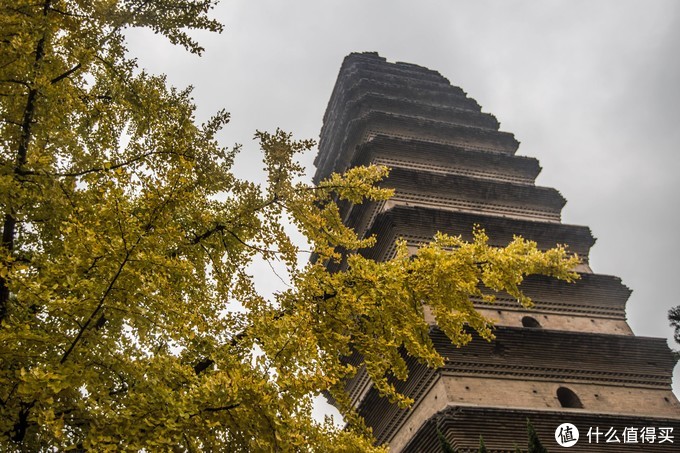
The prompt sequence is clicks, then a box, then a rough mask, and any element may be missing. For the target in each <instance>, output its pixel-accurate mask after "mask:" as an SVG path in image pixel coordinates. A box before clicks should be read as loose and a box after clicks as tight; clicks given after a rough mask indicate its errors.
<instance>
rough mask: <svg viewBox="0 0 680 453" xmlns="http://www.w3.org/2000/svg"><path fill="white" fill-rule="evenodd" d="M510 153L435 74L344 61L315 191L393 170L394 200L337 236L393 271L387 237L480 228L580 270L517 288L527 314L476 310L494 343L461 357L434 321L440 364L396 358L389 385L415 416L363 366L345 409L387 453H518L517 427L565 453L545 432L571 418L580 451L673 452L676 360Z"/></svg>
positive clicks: (503, 136) (355, 211) (507, 302)
mask: <svg viewBox="0 0 680 453" xmlns="http://www.w3.org/2000/svg"><path fill="white" fill-rule="evenodd" d="M518 146H519V143H518V142H517V140H515V138H514V136H513V135H512V134H509V133H507V132H502V131H499V123H498V121H497V120H496V118H494V117H493V116H492V115H490V114H487V113H484V112H482V111H481V107H480V106H479V104H478V103H477V102H476V101H475V100H473V99H471V98H469V97H468V96H467V95H466V93H465V92H464V91H463V90H461V89H460V88H458V87H454V86H451V84H450V83H449V81H448V80H447V79H445V78H444V77H442V76H441V75H440V74H439V73H437V72H435V71H431V70H429V69H426V68H423V67H420V66H416V65H412V64H407V63H388V62H387V61H386V60H385V59H384V58H381V57H380V56H378V55H377V54H374V53H365V54H351V55H349V56H348V57H346V58H345V61H344V62H343V64H342V67H341V69H340V74H339V76H338V80H337V82H336V85H335V88H334V90H333V94H332V96H331V100H330V102H329V105H328V109H327V111H326V114H325V116H324V125H323V128H322V130H321V139H320V146H319V154H318V156H317V158H316V160H315V165H316V167H317V172H316V175H315V181H317V182H318V181H320V180H322V179H323V178H325V177H327V176H329V175H330V174H331V173H333V172H343V171H345V170H347V169H348V168H350V167H353V166H357V165H369V164H378V165H387V166H389V167H390V168H391V169H392V170H391V172H390V177H389V178H388V179H387V180H386V181H384V182H383V184H384V186H386V187H391V188H393V189H395V196H394V197H393V198H392V199H390V200H388V201H387V202H381V203H368V204H362V205H356V206H355V205H351V204H343V205H342V206H341V212H342V214H343V218H344V221H345V223H346V224H347V225H349V226H352V227H353V228H355V229H356V230H357V231H358V232H359V234H361V235H375V236H376V237H377V244H376V245H375V246H374V247H373V248H371V249H370V250H366V251H364V252H363V253H365V255H366V256H368V257H370V258H373V259H376V260H388V259H390V258H392V257H393V256H394V253H395V244H396V241H397V240H400V239H402V240H405V241H406V242H407V244H408V246H409V247H411V248H412V249H413V250H415V249H416V248H417V247H418V246H420V245H422V244H424V243H426V242H428V241H430V240H432V238H433V236H434V235H435V234H436V233H437V232H444V233H448V234H452V235H462V236H463V238H466V239H471V238H472V230H473V227H474V226H475V225H479V226H481V227H483V228H484V229H485V231H486V233H487V235H488V236H489V240H490V243H491V244H493V245H497V246H504V245H506V244H508V243H509V242H510V241H511V240H512V238H513V236H515V235H520V236H523V237H524V238H526V239H530V240H533V241H535V242H536V243H537V244H538V247H539V248H541V249H549V248H552V247H554V246H556V245H558V244H566V245H568V246H569V250H570V251H571V252H574V253H577V254H578V255H579V257H580V258H581V260H582V263H581V264H580V265H579V266H578V268H577V269H576V270H577V271H578V272H579V273H580V276H581V278H580V279H579V280H578V281H577V282H576V283H573V284H567V283H564V282H560V281H557V280H555V279H551V278H547V277H539V276H534V277H531V278H528V279H526V281H525V282H524V283H523V286H522V287H523V290H524V291H525V293H526V294H527V295H528V296H530V297H531V298H532V300H533V301H534V303H535V306H534V307H533V308H532V309H525V308H523V307H521V306H520V305H518V304H517V302H516V301H515V300H514V299H513V298H512V297H510V296H509V295H507V294H505V295H504V294H499V295H497V299H496V302H495V303H494V304H488V303H484V302H482V301H481V300H480V301H473V302H475V305H476V307H477V308H478V310H479V311H480V312H482V313H483V314H484V315H485V316H487V317H488V318H492V319H494V320H495V322H496V326H497V328H496V331H495V336H496V339H495V340H494V341H492V342H487V341H484V340H481V339H479V338H474V339H473V341H472V342H471V343H470V344H469V345H467V346H465V347H463V348H456V347H454V346H453V345H452V344H451V342H450V341H449V340H448V339H447V338H446V336H445V335H444V334H443V333H441V331H439V329H437V327H436V325H435V323H434V320H431V325H432V327H431V337H432V340H433V342H434V344H435V347H436V349H437V350H438V352H439V353H440V354H441V355H442V356H443V357H444V358H445V360H446V364H445V366H444V367H442V368H440V369H438V370H433V369H429V368H426V367H424V366H422V365H420V364H418V363H417V362H416V361H415V360H413V359H411V358H409V357H406V361H407V363H408V364H409V368H410V376H409V379H408V380H407V381H405V382H400V381H397V382H395V386H396V387H397V389H398V390H399V391H400V392H402V393H404V394H406V395H408V396H409V397H411V398H413V399H414V401H415V403H414V404H413V406H412V407H411V408H409V409H405V410H404V409H399V408H398V407H397V406H396V405H393V404H390V403H389V402H388V401H387V400H386V399H384V398H381V397H380V396H379V395H378V393H377V391H376V390H375V389H374V388H373V385H372V383H371V381H370V379H368V377H367V375H366V372H365V370H363V369H360V370H359V372H358V373H357V375H356V376H355V377H354V378H353V379H352V380H350V381H349V382H348V383H347V391H348V392H349V394H350V397H351V400H352V402H353V404H354V405H355V407H356V408H357V410H358V411H359V413H361V414H362V415H363V416H364V418H365V420H366V422H367V424H368V426H371V427H372V429H373V433H374V435H375V437H376V440H377V443H378V444H387V445H389V447H390V450H391V451H395V452H401V451H404V452H439V451H441V448H442V447H441V440H440V437H441V436H444V438H445V439H447V441H448V443H449V444H450V445H451V446H453V447H454V448H456V449H457V451H459V452H466V451H477V448H478V445H479V438H480V436H482V437H483V438H484V441H485V444H486V446H487V449H488V450H489V451H495V452H506V451H507V452H514V451H515V445H518V446H520V448H521V447H524V446H525V445H526V442H527V441H526V424H527V420H530V421H531V423H532V424H533V426H534V427H535V428H536V431H537V433H538V435H539V437H540V439H541V441H542V443H543V444H544V446H546V447H547V448H548V449H558V448H561V447H559V446H558V444H557V443H556V440H555V437H554V435H555V430H556V428H557V427H558V426H559V425H560V424H562V423H565V422H568V423H572V424H574V425H575V426H577V428H578V430H579V431H580V439H579V441H578V444H577V449H576V451H592V452H599V451H603V452H605V451H606V452H618V451H621V452H624V451H625V452H634V451H640V452H642V451H644V452H647V451H659V452H665V451H679V447H680V445H678V444H680V403H679V402H678V400H677V398H676V397H675V395H674V394H673V392H672V391H671V377H672V370H673V367H674V365H675V358H674V356H673V354H672V352H671V351H670V349H669V348H668V346H667V345H666V342H665V340H663V339H656V338H644V337H637V336H635V335H633V333H632V331H631V329H630V327H629V326H628V323H627V322H626V315H625V305H626V301H627V299H628V297H629V295H630V290H629V289H628V288H626V287H625V286H624V285H623V284H622V283H621V281H620V279H618V278H617V277H613V276H608V275H601V274H596V273H593V271H592V269H591V268H590V265H589V262H588V254H589V252H590V248H591V247H592V246H593V245H594V243H595V239H594V238H593V236H592V233H591V231H590V229H589V228H587V227H584V226H578V225H569V224H563V223H561V217H560V216H561V210H562V207H563V206H564V204H565V202H566V201H565V200H564V198H563V197H562V196H561V195H560V194H559V192H558V191H556V190H555V189H552V188H546V187H540V186H536V185H535V183H534V181H535V178H536V176H537V175H538V173H539V172H540V166H539V164H538V161H537V160H536V159H533V158H530V157H524V156H516V155H515V152H516V150H517V147H518ZM426 312H427V310H426ZM347 360H348V361H349V362H356V363H357V364H358V363H359V362H360V358H359V357H349V358H347ZM652 429H653V430H654V433H655V436H656V437H654V439H652V436H651V433H652ZM612 430H613V431H614V433H615V435H614V437H612V436H611V435H612V432H611V431H612ZM598 433H599V434H598ZM607 433H609V437H607V435H606V434H607ZM659 434H662V436H659ZM624 436H625V437H624ZM676 436H677V440H676V439H675V437H676ZM616 438H618V439H619V442H618V443H617V442H616V440H615V439H616Z"/></svg>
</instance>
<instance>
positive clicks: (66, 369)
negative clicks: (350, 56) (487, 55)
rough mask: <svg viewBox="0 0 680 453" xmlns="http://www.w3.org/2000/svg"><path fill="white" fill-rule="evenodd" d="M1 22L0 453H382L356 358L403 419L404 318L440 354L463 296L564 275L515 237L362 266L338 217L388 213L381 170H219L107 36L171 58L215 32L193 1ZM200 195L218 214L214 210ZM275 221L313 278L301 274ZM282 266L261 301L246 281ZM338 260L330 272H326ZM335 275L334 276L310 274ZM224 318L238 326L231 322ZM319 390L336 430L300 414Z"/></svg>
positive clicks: (155, 81)
mask: <svg viewBox="0 0 680 453" xmlns="http://www.w3.org/2000/svg"><path fill="white" fill-rule="evenodd" d="M10 3H11V7H9V6H8V4H7V2H6V1H5V3H4V4H3V7H2V8H1V9H0V35H1V37H2V39H0V92H1V93H0V94H1V96H0V115H2V122H0V140H1V142H0V143H1V144H0V209H1V211H2V215H3V238H4V239H3V242H2V244H1V247H2V250H0V446H1V449H2V450H25V451H40V450H42V451H48V450H49V451H52V450H64V451H68V450H75V449H82V448H84V449H88V450H93V451H114V450H116V451H117V450H129V451H136V450H142V449H144V450H146V451H168V450H170V449H176V450H179V451H197V450H204V451H249V452H250V451H273V450H280V451H324V452H326V451H330V452H333V451H336V452H352V451H362V452H363V451H383V450H382V449H381V448H379V447H374V446H372V440H371V438H370V435H369V433H368V431H367V430H366V429H365V428H364V427H363V424H362V422H361V420H360V419H359V418H358V417H357V415H356V414H354V413H352V411H351V408H350V407H349V405H348V402H347V397H346V395H344V394H343V382H344V380H346V379H347V378H348V377H350V376H351V375H352V374H353V373H355V372H356V367H353V366H349V365H347V364H346V363H345V362H344V361H343V359H342V358H343V357H344V356H347V355H349V354H351V353H359V354H361V356H362V357H363V363H364V364H365V365H366V368H367V370H368V372H369V374H370V376H371V378H372V379H373V381H374V383H375V385H376V387H377V388H378V389H379V390H380V391H381V393H383V394H384V395H385V396H387V397H389V398H390V399H391V400H393V401H395V402H398V403H399V404H401V405H403V406H405V405H408V404H409V400H408V398H406V397H404V396H403V395H399V394H398V393H397V392H395V390H394V387H393V385H392V384H391V382H392V381H391V380H390V379H388V376H394V377H396V378H398V379H404V378H406V376H407V373H408V370H407V367H406V365H405V362H404V359H403V356H402V351H405V353H406V354H410V355H412V356H414V357H417V358H418V359H419V360H420V361H422V362H424V363H427V364H428V365H430V366H440V365H441V364H442V358H441V357H440V356H439V355H438V354H437V352H436V351H435V350H434V348H433V347H432V343H431V341H430V338H429V336H428V325H427V323H426V322H425V319H424V311H423V310H424V309H423V306H424V305H423V304H428V305H429V306H430V307H431V308H432V310H433V313H434V315H435V317H436V319H437V322H438V324H439V326H440V327H441V328H442V329H443V330H444V331H445V332H446V334H447V335H448V336H449V337H450V338H451V340H452V342H453V343H454V344H457V345H464V344H465V343H466V342H468V341H469V340H470V336H469V334H468V333H467V331H466V330H464V327H467V326H469V327H471V328H472V329H474V330H476V331H477V332H479V333H480V334H481V335H482V336H483V337H485V338H491V337H492V330H491V325H490V323H489V321H488V320H486V319H484V318H483V317H482V316H481V315H479V313H477V312H476V311H475V309H474V307H473V305H472V303H471V302H470V297H473V296H474V297H487V296H484V295H482V294H481V292H480V290H479V288H480V284H482V285H484V286H485V287H487V288H490V289H493V290H497V291H507V292H509V293H510V294H512V295H513V296H515V297H517V299H518V300H519V302H520V303H523V304H525V305H527V304H529V301H528V299H526V297H524V296H523V295H522V293H521V291H520V290H519V285H520V283H521V281H522V278H523V276H525V275H528V274H532V273H541V274H548V275H553V276H555V277H558V278H564V279H571V278H573V277H574V274H573V273H571V272H570V269H571V268H572V266H573V265H574V264H575V262H576V259H575V258H568V257H567V255H566V253H565V251H564V250H563V249H559V248H558V249H555V250H551V251H548V252H545V253H544V252H540V251H538V250H537V249H536V245H535V244H533V243H531V242H527V241H524V240H522V239H520V238H517V239H515V241H513V242H512V243H511V244H510V245H508V247H506V248H505V249H496V248H493V247H490V246H489V245H488V243H487V238H486V236H485V235H484V233H483V232H482V231H481V230H478V231H477V232H476V233H475V239H474V241H473V242H472V243H465V242H464V241H462V240H460V238H454V237H448V236H444V235H439V236H437V237H436V238H434V241H433V242H432V243H431V244H429V245H426V246H424V247H422V248H421V249H420V250H419V251H418V252H417V253H416V254H415V256H413V257H410V256H409V254H408V252H407V248H406V245H405V244H403V243H402V244H400V245H399V247H398V251H397V255H396V257H395V258H394V259H393V260H391V261H387V262H382V263H378V262H374V261H372V260H369V259H366V258H364V257H363V256H362V255H360V254H359V253H357V252H358V251H359V250H360V249H362V248H365V247H370V246H371V245H372V244H373V243H374V238H371V237H368V238H360V237H357V235H356V234H355V233H354V232H353V231H352V230H351V229H349V228H347V227H345V226H344V225H343V223H342V220H341V218H340V214H339V209H338V205H337V204H336V201H337V200H343V201H345V202H348V203H361V202H364V201H367V200H385V199H386V198H388V197H389V196H390V195H391V191H389V190H386V189H383V188H378V187H376V185H375V184H376V183H377V182H378V181H380V180H381V179H383V178H385V177H386V176H387V169H386V168H384V167H358V168H354V169H352V170H349V171H348V172H347V173H345V174H344V175H332V176H330V177H329V178H328V179H327V180H325V181H322V182H321V183H320V184H319V185H318V186H311V185H309V184H307V183H304V182H300V181H301V180H303V178H302V175H303V169H302V168H301V167H300V165H299V164H298V163H297V162H296V160H295V159H296V158H295V155H296V153H298V152H300V151H304V150H307V149H309V148H311V147H312V146H313V143H312V142H311V141H295V140H293V139H292V138H291V136H290V135H289V134H286V133H284V132H281V131H277V132H275V133H265V132H258V133H257V138H258V139H259V142H260V144H261V147H262V150H263V156H264V163H265V166H266V170H267V173H268V180H267V183H266V184H264V185H258V184H254V183H252V182H249V181H245V180H241V179H238V178H236V177H235V176H234V175H233V174H232V172H231V165H232V162H233V159H234V154H235V152H236V151H235V150H228V149H224V148H222V147H221V146H219V144H218V143H217V142H216V140H215V134H216V133H217V132H218V130H219V129H220V128H221V127H222V126H223V125H224V124H225V123H226V122H227V121H228V118H229V117H228V114H227V113H225V112H218V113H217V114H216V115H215V117H214V118H213V119H212V120H211V121H209V122H208V123H206V124H204V125H201V126H199V125H196V124H195V121H194V105H193V104H192V102H191V98H190V91H189V90H183V91H181V90H176V89H174V88H170V87H168V86H167V84H166V80H165V78H164V77H163V76H152V75H149V74H146V73H144V72H139V71H137V70H136V67H135V63H134V61H133V60H130V59H128V58H127V57H126V55H125V51H126V49H125V42H124V37H123V35H122V33H121V31H122V30H123V29H124V28H126V27H131V26H142V27H149V28H151V29H153V30H154V31H156V32H158V33H160V34H163V35H165V36H166V37H167V38H168V39H170V40H171V41H172V42H173V43H177V44H180V45H182V46H184V47H186V48H187V49H188V50H189V51H192V52H197V53H198V52H200V50H201V49H200V47H199V46H198V44H197V43H195V42H194V41H193V40H192V39H191V38H190V36H189V35H188V34H187V31H186V30H188V29H204V30H212V31H217V30H219V29H220V26H219V24H217V23H215V22H213V21H212V20H211V19H209V18H208V16H207V12H208V11H209V10H210V8H212V6H213V1H212V0H199V1H189V0H172V1H169V0H159V1H153V2H143V1H126V2H123V1H117V0H109V1H103V2H101V1H100V2H76V1H71V0H61V1H57V0H45V1H44V2H38V3H36V2H28V1H26V0H12V1H11V2H10ZM218 195H219V196H218ZM284 219H290V221H291V222H292V223H293V224H294V225H295V226H296V227H297V228H298V229H299V230H300V231H301V232H302V233H303V234H304V235H305V236H306V238H307V240H308V241H309V243H310V244H311V247H312V250H313V252H314V256H315V257H316V260H315V261H314V262H310V263H309V264H306V265H303V266H300V265H299V264H298V257H299V253H300V249H299V247H298V246H297V245H296V244H294V243H293V242H292V240H291V239H290V238H289V237H288V235H287V234H286V233H285V224H284ZM256 257H257V258H263V259H265V260H273V259H278V260H281V261H282V262H283V263H285V265H286V267H287V269H286V270H287V273H288V276H289V277H290V280H291V282H292V287H291V289H289V290H288V291H285V292H282V293H280V294H278V295H277V296H276V297H274V298H273V299H272V300H269V299H266V298H264V297H263V296H262V295H260V294H258V293H257V291H256V290H255V286H254V283H253V279H252V277H251V276H249V275H247V274H246V273H245V271H244V269H246V268H247V267H248V265H249V264H250V263H252V262H253V260H254V259H255V258H256ZM343 260H344V261H343ZM328 262H345V263H346V267H345V269H344V270H343V271H341V272H335V273H331V272H329V271H328V270H327V268H326V266H325V264H326V263H328ZM237 307H238V308H242V309H237ZM324 391H328V392H330V394H331V395H333V397H334V398H335V400H336V401H338V402H339V404H340V407H341V409H342V410H343V412H344V413H345V416H346V420H347V421H348V422H349V427H350V429H348V430H338V429H336V428H335V427H333V425H332V424H330V423H319V422H316V421H314V420H313V418H312V416H311V400H312V398H313V397H314V396H315V395H318V394H319V393H320V392H324Z"/></svg>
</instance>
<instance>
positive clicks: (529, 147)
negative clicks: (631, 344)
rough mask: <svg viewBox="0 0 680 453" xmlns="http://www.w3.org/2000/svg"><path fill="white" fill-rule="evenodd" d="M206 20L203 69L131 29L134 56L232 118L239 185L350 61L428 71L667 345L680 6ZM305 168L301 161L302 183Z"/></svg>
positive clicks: (198, 61) (255, 8) (486, 0)
mask: <svg viewBox="0 0 680 453" xmlns="http://www.w3.org/2000/svg"><path fill="white" fill-rule="evenodd" d="M215 16H216V17H218V18H219V19H220V20H221V21H222V22H223V23H224V25H225V31H224V32H223V33H222V34H219V35H211V34H197V35H196V36H197V38H198V39H199V40H200V42H201V43H202V44H203V46H204V47H205V53H204V55H203V56H202V57H200V58H199V57H196V56H193V55H189V54H186V53H184V52H183V51H182V50H181V49H174V48H172V46H170V45H169V44H167V43H166V42H165V41H164V40H163V39H162V38H159V37H156V36H154V35H153V34H149V33H140V32H131V33H130V49H131V52H132V53H133V54H134V55H136V56H138V57H139V63H140V66H142V67H144V68H147V69H148V70H150V71H152V72H156V73H158V72H163V73H166V74H167V75H168V78H169V80H170V82H171V83H173V84H174V85H177V86H181V87H184V86H187V85H193V86H194V87H195V91H194V94H195V100H196V103H197V104H198V112H199V118H200V119H205V118H207V117H208V116H209V115H210V114H211V113H212V112H214V111H216V110H218V109H220V108H226V109H227V110H228V111H230V112H231V114H232V122H231V124H230V125H229V126H228V127H227V128H226V130H225V131H224V133H223V134H222V137H221V138H222V140H223V141H224V143H225V144H232V143H237V142H238V143H242V144H243V145H244V151H243V155H242V156H241V158H240V160H239V162H238V171H239V174H240V175H241V176H242V177H249V176H250V177H252V178H258V177H259V176H258V175H259V169H260V168H261V166H262V165H261V164H260V160H259V159H260V156H259V154H258V151H259V150H258V148H257V146H256V144H255V143H254V142H253V141H252V136H253V133H254V131H255V130H256V129H261V130H274V129H275V128H276V127H281V128H283V129H286V130H288V131H291V132H293V133H294V134H295V135H296V136H297V137H299V138H318V134H319V130H320V128H321V120H322V116H323V113H324V110H325V108H326V104H327V102H328V99H329V97H330V94H331V90H332V88H333V84H334V83H335V79H336V76H337V73H338V70H339V68H340V64H341V62H342V59H343V58H344V56H345V55H347V54H348V53H350V52H360V51H377V52H379V53H380V54H381V55H382V56H384V57H386V58H387V59H388V60H389V61H405V62H409V63H416V64H419V65H422V66H426V67H429V68H431V69H435V70H438V71H439V72H440V73H441V74H442V75H444V76H445V77H447V78H448V79H449V80H450V81H451V83H452V84H454V85H458V86H460V87H462V88H463V89H464V90H465V91H467V92H468V94H469V95H470V96H471V97H473V98H475V99H477V101H478V102H479V103H480V104H481V105H482V107H483V110H484V111H486V112H490V113H493V114H494V115H495V116H496V117H497V118H498V119H499V121H500V122H501V129H502V130H505V131H508V132H512V133H514V134H515V136H516V138H517V139H518V140H519V141H520V142H521V145H520V148H519V152H518V154H522V155H527V156H533V157H536V158H538V159H539V160H540V162H541V165H542V167H543V171H542V173H541V175H540V176H539V178H538V180H537V183H538V184H540V185H543V186H551V187H555V188H557V189H558V190H559V191H560V192H561V193H562V194H563V195H564V196H565V198H566V199H567V200H568V203H567V206H566V207H565V209H564V211H563V217H562V219H563V221H564V222H565V223H572V224H582V225H588V226H590V228H591V229H592V231H593V234H594V235H595V236H596V237H597V238H598V240H597V243H596V245H595V246H594V248H593V250H592V252H591V266H592V267H593V269H594V271H595V272H598V273H604V274H613V275H617V276H619V277H621V278H622V279H623V282H624V283H625V284H626V285H628V286H629V287H630V288H632V289H633V290H634V292H633V295H632V296H631V298H630V300H629V302H628V309H627V312H628V319H629V323H630V325H631V326H632V328H633V330H634V332H635V333H636V334H637V335H642V336H655V337H668V338H669V339H670V338H671V336H672V331H671V329H670V327H669V326H668V321H667V319H666V312H667V311H668V309H669V308H670V307H671V306H673V305H678V304H680V300H678V299H677V298H676V294H677V293H678V291H677V283H678V282H676V281H675V279H676V278H677V279H678V280H679V281H680V239H679V238H680V235H679V233H678V230H679V229H680V228H679V226H680V225H679V224H680V212H679V211H678V208H679V204H680V203H678V200H677V197H678V195H680V157H679V156H678V153H680V87H679V86H678V84H680V60H679V57H678V56H679V55H680V2H677V1H673V0H668V1H663V0H652V1H643V0H639V1H629V0H613V1H597V2H594V1H590V0H565V1H557V0H554V1H553V0H551V1H546V0H543V1H520V0H505V1H501V0H494V1H490V0H474V1H473V0H469V1H453V0H447V1H444V0H440V1H435V0H420V1H417V2H416V1H402V0H389V1H388V0H382V1H377V0H376V1H370V0H342V1H340V0H337V1H336V0H327V1H324V0H304V1H303V0H289V1H276V0H224V1H223V3H222V4H220V5H219V7H218V8H217V9H216V10H215ZM313 157H314V155H313V153H310V154H309V155H306V156H304V161H305V163H306V164H307V165H308V167H309V168H310V174H311V173H312V172H311V165H312V164H311V163H312V160H313ZM671 344H672V343H671ZM674 347H678V346H677V345H675V346H674ZM678 368H680V367H678ZM679 384H680V373H678V372H676V389H677V388H678V386H679ZM676 392H677V390H676Z"/></svg>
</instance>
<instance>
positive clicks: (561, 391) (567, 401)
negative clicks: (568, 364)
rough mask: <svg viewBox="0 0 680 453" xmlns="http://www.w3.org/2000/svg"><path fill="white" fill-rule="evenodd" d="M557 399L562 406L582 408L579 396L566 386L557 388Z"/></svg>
mask: <svg viewBox="0 0 680 453" xmlns="http://www.w3.org/2000/svg"><path fill="white" fill-rule="evenodd" d="M557 399H558V400H559V401H560V404H561V405H562V407H567V408H576V409H582V408H583V403H581V400H580V399H579V397H578V396H577V395H576V393H574V392H573V391H571V390H570V389H568V388H566V387H560V388H558V389H557Z"/></svg>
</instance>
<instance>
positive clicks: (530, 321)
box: [522, 316, 541, 329]
mask: <svg viewBox="0 0 680 453" xmlns="http://www.w3.org/2000/svg"><path fill="white" fill-rule="evenodd" d="M522 326H524V327H531V328H532V329H540V328H541V323H539V322H538V321H536V319H535V318H532V317H531V316H525V317H523V318H522Z"/></svg>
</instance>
